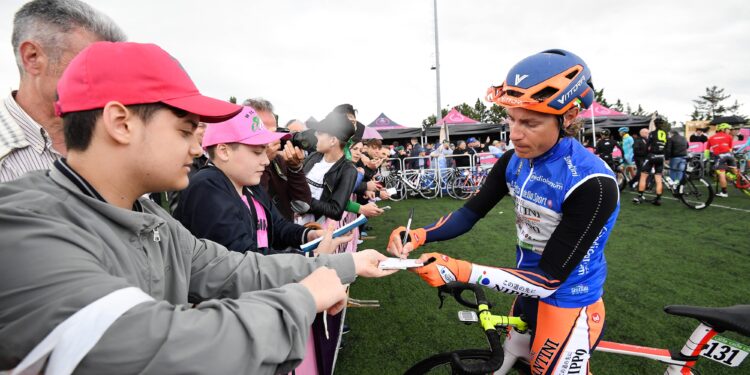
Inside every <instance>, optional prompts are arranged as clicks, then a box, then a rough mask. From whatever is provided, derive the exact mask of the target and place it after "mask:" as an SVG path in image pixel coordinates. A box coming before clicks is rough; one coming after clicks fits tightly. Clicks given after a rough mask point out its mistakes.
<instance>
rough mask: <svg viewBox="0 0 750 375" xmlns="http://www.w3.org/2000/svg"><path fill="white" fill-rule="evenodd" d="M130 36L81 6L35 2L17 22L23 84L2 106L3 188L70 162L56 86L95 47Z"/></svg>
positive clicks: (73, 1) (58, 0)
mask: <svg viewBox="0 0 750 375" xmlns="http://www.w3.org/2000/svg"><path fill="white" fill-rule="evenodd" d="M100 40H108V41H122V40H125V34H124V33H123V32H122V30H120V28H119V27H118V26H117V25H115V23H114V22H113V21H112V20H111V19H110V18H109V17H107V16H106V15H104V14H102V13H100V12H99V11H97V10H95V9H94V8H92V7H91V6H89V5H88V4H86V3H83V2H81V1H78V0H35V1H31V2H28V3H26V4H24V5H23V6H22V7H21V9H19V10H18V11H17V12H16V14H15V16H14V18H13V36H12V40H11V42H12V45H13V53H14V54H15V57H16V64H17V65H18V72H19V73H20V76H21V80H20V83H19V85H18V90H17V91H12V92H11V93H10V95H8V96H7V97H6V98H5V100H4V101H3V102H2V103H0V182H7V181H11V180H14V179H16V178H19V177H21V176H22V175H23V174H24V173H26V172H29V171H34V170H40V169H49V167H50V166H51V165H52V162H54V161H55V160H57V159H59V158H60V157H63V156H65V154H66V153H67V148H66V147H65V140H64V137H63V127H62V119H60V117H58V116H57V115H56V114H55V107H54V101H55V86H56V84H57V80H58V79H59V78H60V75H62V72H63V71H64V70H65V67H66V66H67V65H68V62H70V60H71V59H72V58H73V57H74V56H75V55H77V54H78V52H79V51H80V50H82V49H83V48H85V47H86V46H87V45H89V44H91V43H92V42H95V41H100Z"/></svg>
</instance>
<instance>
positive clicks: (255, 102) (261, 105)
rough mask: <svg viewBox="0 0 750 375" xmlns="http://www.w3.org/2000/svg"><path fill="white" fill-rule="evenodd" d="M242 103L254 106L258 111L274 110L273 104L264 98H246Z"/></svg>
mask: <svg viewBox="0 0 750 375" xmlns="http://www.w3.org/2000/svg"><path fill="white" fill-rule="evenodd" d="M242 105H244V106H246V107H252V108H253V109H254V110H255V111H256V112H271V113H274V112H273V104H271V102H269V101H268V100H266V99H263V98H252V99H245V101H244V102H242Z"/></svg>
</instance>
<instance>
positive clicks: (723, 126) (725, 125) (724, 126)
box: [716, 122, 732, 131]
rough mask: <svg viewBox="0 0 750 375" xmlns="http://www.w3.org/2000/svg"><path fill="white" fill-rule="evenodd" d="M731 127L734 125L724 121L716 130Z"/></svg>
mask: <svg viewBox="0 0 750 375" xmlns="http://www.w3.org/2000/svg"><path fill="white" fill-rule="evenodd" d="M731 128H732V125H729V124H727V123H726V122H722V123H721V124H719V125H717V126H716V131H722V130H727V129H731Z"/></svg>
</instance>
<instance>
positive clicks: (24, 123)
mask: <svg viewBox="0 0 750 375" xmlns="http://www.w3.org/2000/svg"><path fill="white" fill-rule="evenodd" d="M13 96H14V93H11V94H10V95H8V97H7V98H5V100H4V101H3V102H2V103H0V182H8V181H12V180H15V179H17V178H19V177H21V176H23V175H24V174H25V173H26V172H29V171H35V170H39V169H49V168H50V167H51V165H52V163H53V162H54V161H55V160H57V159H59V158H60V157H61V155H60V154H59V153H58V152H57V151H55V150H54V149H53V148H52V139H51V138H50V137H49V135H48V134H47V131H46V130H44V128H43V127H42V126H41V125H39V123H37V122H36V121H34V119H32V118H31V116H29V115H28V114H27V113H26V112H25V111H24V110H23V109H22V108H21V107H20V106H19V105H18V103H16V100H15V98H14V97H13Z"/></svg>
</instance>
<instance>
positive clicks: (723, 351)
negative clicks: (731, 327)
mask: <svg viewBox="0 0 750 375" xmlns="http://www.w3.org/2000/svg"><path fill="white" fill-rule="evenodd" d="M748 352H750V346H747V345H745V344H742V343H739V342H737V341H734V340H730V339H728V338H726V337H722V336H719V335H716V336H714V337H713V338H712V339H711V340H709V341H708V343H706V346H705V347H704V348H703V351H701V355H702V356H704V357H706V358H710V359H712V360H714V361H716V362H719V363H721V364H723V365H726V366H729V367H737V366H739V365H740V363H742V361H744V360H745V357H747V354H748Z"/></svg>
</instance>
